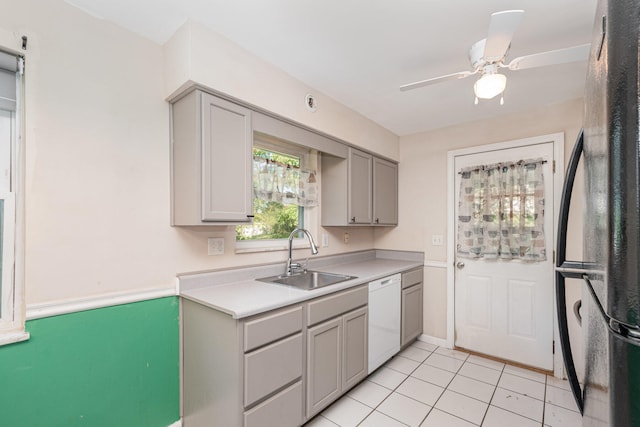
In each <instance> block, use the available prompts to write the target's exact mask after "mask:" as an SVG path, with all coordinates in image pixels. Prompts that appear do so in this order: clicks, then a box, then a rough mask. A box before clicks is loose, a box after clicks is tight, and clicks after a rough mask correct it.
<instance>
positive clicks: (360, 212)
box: [321, 148, 398, 226]
mask: <svg viewBox="0 0 640 427" xmlns="http://www.w3.org/2000/svg"><path fill="white" fill-rule="evenodd" d="M321 176H322V204H321V209H322V225H323V226H348V225H354V226H358V225H359V226H362V225H382V226H385V225H386V226H393V225H397V224H398V164H397V163H393V162H390V161H387V160H383V159H380V158H377V157H375V156H372V155H371V154H369V153H366V152H364V151H360V150H356V149H354V148H349V153H348V156H347V159H343V158H340V157H336V156H331V155H323V157H322V175H321Z"/></svg>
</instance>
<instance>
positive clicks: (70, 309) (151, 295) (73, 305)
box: [27, 287, 176, 320]
mask: <svg viewBox="0 0 640 427" xmlns="http://www.w3.org/2000/svg"><path fill="white" fill-rule="evenodd" d="M174 295H176V288H175V287H171V288H156V289H147V290H139V291H132V292H120V293H115V294H106V295H97V296H93V297H87V298H78V299H71V300H62V301H52V302H46V303H42V304H29V305H27V320H33V319H41V318H43V317H51V316H59V315H61V314H69V313H75V312H78V311H85V310H94V309H96V308H104V307H111V306H114V305H121V304H129V303H132V302H140V301H146V300H151V299H156V298H163V297H168V296H174Z"/></svg>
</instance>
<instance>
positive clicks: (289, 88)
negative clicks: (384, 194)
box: [0, 0, 398, 305]
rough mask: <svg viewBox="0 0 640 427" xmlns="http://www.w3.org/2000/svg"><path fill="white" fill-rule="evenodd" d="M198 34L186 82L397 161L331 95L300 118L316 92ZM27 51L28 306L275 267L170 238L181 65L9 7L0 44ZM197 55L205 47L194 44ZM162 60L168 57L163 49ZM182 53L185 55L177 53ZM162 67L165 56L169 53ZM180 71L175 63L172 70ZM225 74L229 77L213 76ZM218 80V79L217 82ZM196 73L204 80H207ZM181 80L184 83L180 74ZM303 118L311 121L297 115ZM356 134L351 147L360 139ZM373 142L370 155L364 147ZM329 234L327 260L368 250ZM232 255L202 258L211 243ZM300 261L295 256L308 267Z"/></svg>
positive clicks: (38, 10) (106, 29) (128, 39)
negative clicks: (174, 99) (174, 98)
mask: <svg viewBox="0 0 640 427" xmlns="http://www.w3.org/2000/svg"><path fill="white" fill-rule="evenodd" d="M203 31H204V30H203V29H202V28H198V34H200V35H199V36H198V37H199V38H198V40H199V42H200V43H201V45H200V46H199V47H198V49H199V50H197V51H194V52H195V53H203V52H204V51H206V50H207V49H208V47H207V46H206V43H207V42H211V43H215V46H214V47H212V48H211V49H213V51H212V52H210V53H209V56H210V57H211V58H210V62H208V63H206V66H207V67H213V68H208V69H207V71H208V72H211V73H212V74H211V75H212V76H215V78H212V79H211V80H209V79H208V74H207V73H204V71H205V70H203V69H202V68H197V67H196V66H195V65H194V67H193V68H192V69H194V70H199V71H198V73H199V74H198V73H194V75H189V76H188V77H189V78H202V79H204V80H206V81H204V82H203V83H205V84H208V85H211V86H212V87H214V88H216V89H218V90H221V91H224V92H228V93H229V94H230V95H232V96H237V97H239V98H248V99H247V100H248V101H249V102H252V103H254V104H256V105H259V106H261V107H264V108H270V109H273V110H276V112H277V113H279V114H282V115H285V116H287V117H290V118H292V119H296V120H299V121H301V122H304V123H305V124H307V125H309V126H313V127H316V128H318V129H320V130H322V131H324V132H326V133H329V134H333V135H336V136H339V137H341V138H345V139H349V138H351V137H354V141H353V142H354V143H357V144H360V145H362V146H363V147H365V148H369V149H371V150H376V151H377V150H380V151H382V152H384V154H385V155H387V156H389V157H392V158H397V157H398V138H397V137H395V136H394V135H393V134H391V133H390V132H388V131H386V130H385V129H383V128H381V127H379V126H377V125H375V124H374V123H372V122H370V121H368V120H366V119H365V118H363V117H362V116H361V115H359V114H357V113H355V112H353V111H351V110H349V109H347V108H346V107H344V106H342V105H340V104H338V103H337V102H335V101H333V100H331V99H330V98H328V97H325V96H322V95H321V94H318V93H316V94H317V95H320V96H321V97H320V98H319V101H320V107H319V110H318V113H315V115H311V113H307V112H306V110H304V107H303V99H304V95H305V94H306V92H307V91H311V92H315V91H313V90H311V89H310V88H307V87H306V86H304V85H302V84H301V83H300V82H299V81H297V80H295V79H293V78H292V77H291V76H288V75H286V74H285V73H283V72H282V71H279V70H277V69H275V68H273V67H271V66H269V65H268V64H264V63H262V62H260V61H259V60H258V59H257V58H252V57H251V56H250V55H248V54H247V53H246V52H244V51H242V50H241V49H239V48H238V47H237V46H234V45H232V44H231V43H229V42H225V41H224V40H219V39H218V40H216V41H212V40H214V39H215V38H216V36H215V35H212V34H209V33H207V34H205V35H204V36H203V35H202V34H201V33H203ZM23 34H26V35H27V36H28V37H29V46H28V51H27V52H26V56H27V58H26V59H27V60H26V67H27V68H26V75H25V78H26V114H25V117H26V135H25V137H26V139H25V145H26V260H25V261H26V293H27V303H28V304H29V305H33V304H40V303H55V302H58V301H66V300H74V299H79V298H91V297H95V296H100V295H108V294H111V293H120V292H129V291H139V290H148V289H158V288H171V287H172V286H173V285H174V283H175V281H174V278H175V276H176V274H177V273H180V272H189V271H201V270H210V269H217V268H223V267H232V266H242V265H248V264H257V263H265V262H283V263H284V261H285V259H286V252H284V251H277V252H269V253H261V254H244V255H236V254H235V253H234V251H233V246H234V242H235V239H234V232H233V228H232V227H207V228H205V229H197V228H187V227H181V228H172V227H170V226H169V105H168V103H167V102H166V100H165V99H166V97H167V82H165V72H164V70H165V69H168V70H173V74H172V73H168V74H169V75H168V76H167V80H170V79H171V81H174V82H175V81H177V80H176V79H179V77H176V76H178V75H181V74H180V73H182V72H183V71H182V69H181V68H180V66H179V65H180V64H178V63H176V67H175V69H173V68H172V66H171V63H170V62H168V61H170V59H171V58H169V59H167V58H165V50H164V48H163V47H162V46H158V45H157V44H154V43H153V42H151V41H149V40H147V39H145V38H142V37H140V36H138V35H135V34H133V33H131V32H129V31H126V30H124V29H122V28H120V27H117V26H115V25H112V24H110V23H108V22H106V21H102V20H99V19H96V18H94V17H91V16H89V15H87V14H85V13H84V12H82V11H80V10H78V9H76V8H74V7H72V6H70V5H68V4H67V3H65V2H64V1H63V0H9V1H5V2H3V10H2V13H1V14H0V45H1V46H3V47H5V48H9V49H14V50H20V37H21V36H22V35H23ZM202 43H205V45H202ZM168 49H170V47H168ZM183 53H189V52H183ZM167 56H170V55H169V54H167ZM178 59H179V58H178ZM223 67H226V68H225V70H226V71H225V72H224V73H220V74H215V73H214V72H213V71H215V70H216V69H218V70H219V69H220V68H223ZM212 70H213V71H212ZM203 73H204V74H203ZM182 76H183V77H184V76H187V74H182ZM305 115H306V116H305ZM356 136H357V138H355V137H356ZM369 137H371V144H370V145H367V144H368V142H369V139H368V138H369ZM314 232H315V233H316V235H317V234H319V233H321V232H325V233H327V234H329V236H330V246H329V247H328V248H322V250H321V253H322V254H331V253H340V252H345V251H353V250H361V249H369V248H372V247H374V240H373V231H372V230H371V229H350V230H349V234H350V241H349V244H348V245H347V244H344V243H341V242H342V233H343V230H340V229H334V230H326V231H322V230H320V229H316V230H314ZM210 236H224V237H225V246H226V253H225V255H222V256H208V255H207V237H210ZM307 254H308V251H307V250H299V251H296V256H299V257H303V256H307Z"/></svg>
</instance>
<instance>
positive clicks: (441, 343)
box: [418, 334, 451, 349]
mask: <svg viewBox="0 0 640 427" xmlns="http://www.w3.org/2000/svg"><path fill="white" fill-rule="evenodd" d="M418 341H422V342H426V343H429V344H433V345H437V346H438V347H444V348H448V349H451V346H450V345H449V344H448V343H447V340H445V339H443V338H438V337H433V336H431V335H425V334H422V335H420V336H419V337H418Z"/></svg>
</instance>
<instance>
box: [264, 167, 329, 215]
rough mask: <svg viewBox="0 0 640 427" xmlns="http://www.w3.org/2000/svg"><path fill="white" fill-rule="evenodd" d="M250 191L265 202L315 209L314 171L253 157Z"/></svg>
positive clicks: (316, 191)
mask: <svg viewBox="0 0 640 427" xmlns="http://www.w3.org/2000/svg"><path fill="white" fill-rule="evenodd" d="M253 191H254V194H255V197H257V198H259V199H262V200H265V201H267V202H270V201H274V202H280V203H282V204H285V205H297V206H303V207H312V206H317V204H318V185H317V182H316V172H315V171H312V170H308V169H303V168H299V167H296V166H292V165H287V164H284V163H280V162H276V161H273V160H269V159H264V158H261V157H254V158H253Z"/></svg>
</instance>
